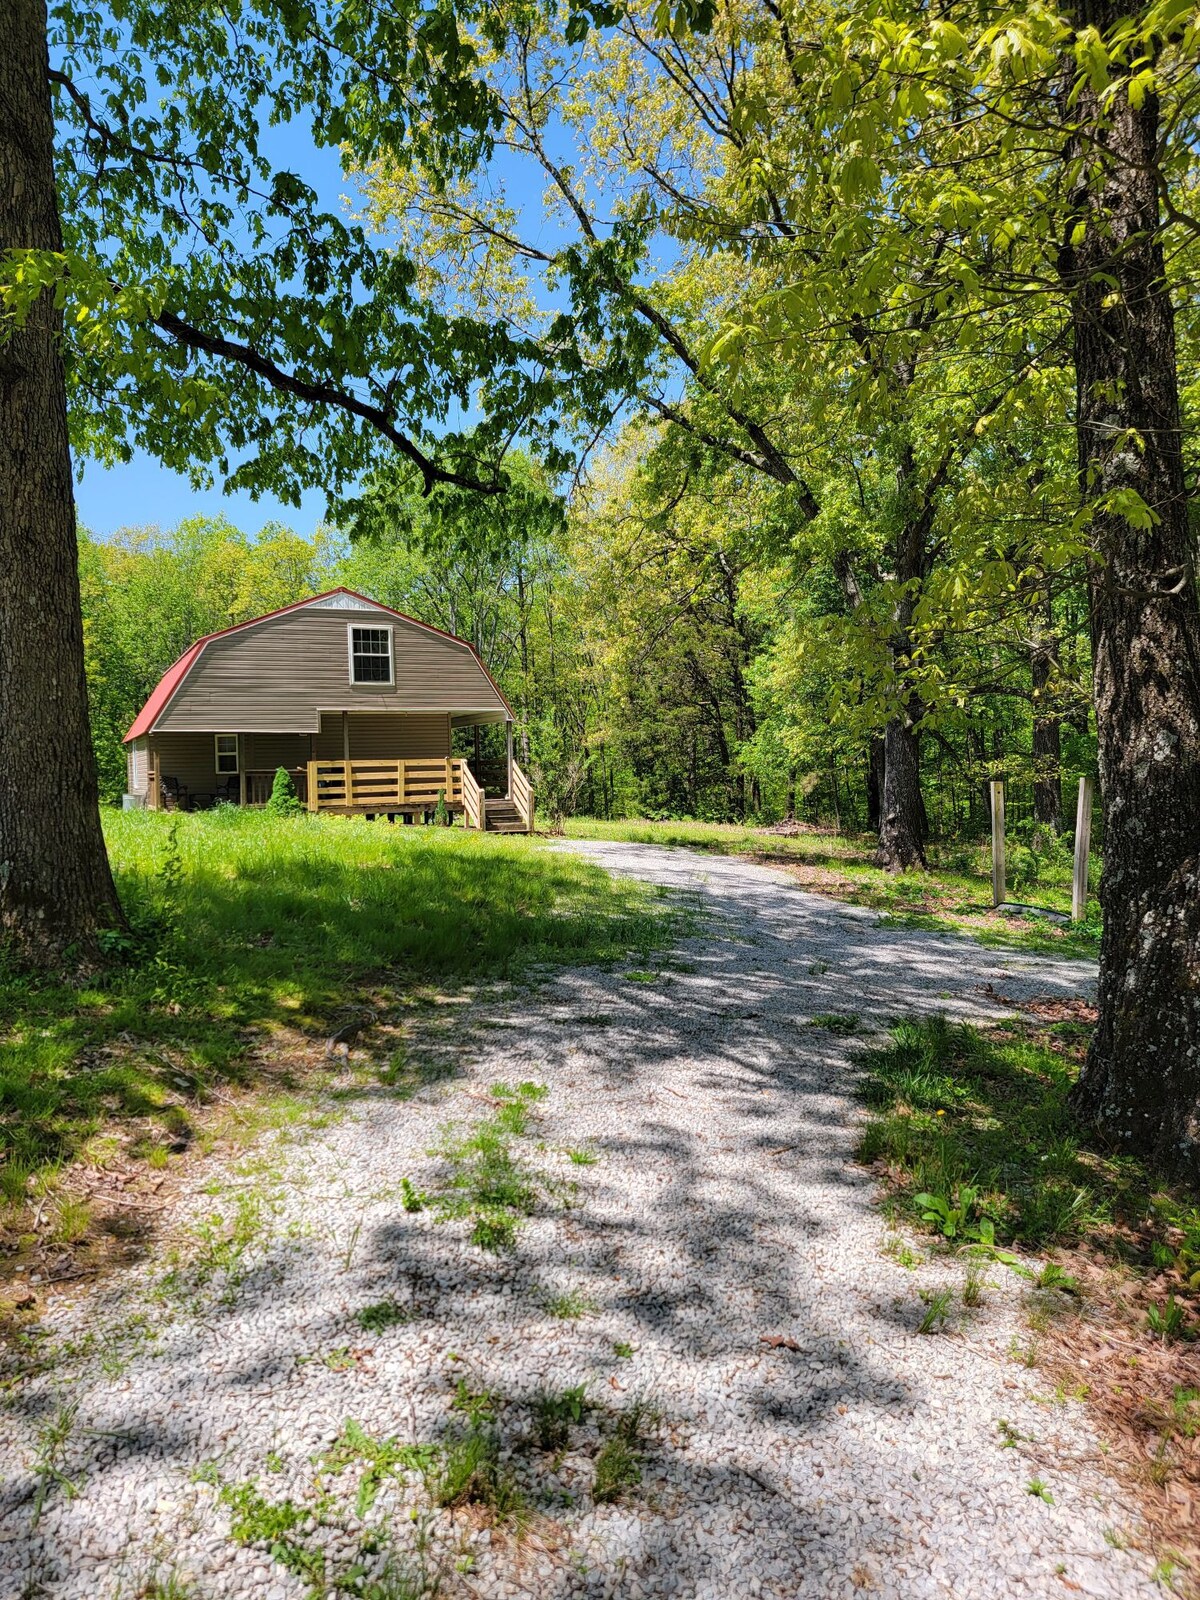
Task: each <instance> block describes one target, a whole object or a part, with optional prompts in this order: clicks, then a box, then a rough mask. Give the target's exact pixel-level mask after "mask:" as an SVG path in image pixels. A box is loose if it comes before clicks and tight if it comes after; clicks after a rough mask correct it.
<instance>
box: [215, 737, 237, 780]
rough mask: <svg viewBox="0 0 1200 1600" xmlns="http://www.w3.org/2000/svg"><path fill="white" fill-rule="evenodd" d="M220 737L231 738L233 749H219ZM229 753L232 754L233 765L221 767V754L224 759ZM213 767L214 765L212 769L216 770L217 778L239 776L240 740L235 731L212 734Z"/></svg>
mask: <svg viewBox="0 0 1200 1600" xmlns="http://www.w3.org/2000/svg"><path fill="white" fill-rule="evenodd" d="M222 739H232V740H233V750H232V751H229V750H222V749H221V740H222ZM231 754H232V756H233V765H232V766H231V767H223V766H222V765H221V758H222V756H224V757H225V758H226V759H228V758H229V756H230V755H231ZM213 767H214V769H215V771H216V774H217V777H218V778H236V777H239V776H240V775H241V770H242V741H241V737H240V735H238V734H236V733H214V734H213Z"/></svg>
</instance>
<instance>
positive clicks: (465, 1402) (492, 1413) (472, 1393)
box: [450, 1378, 500, 1429]
mask: <svg viewBox="0 0 1200 1600" xmlns="http://www.w3.org/2000/svg"><path fill="white" fill-rule="evenodd" d="M499 1398H500V1397H499V1396H498V1395H497V1394H496V1393H495V1391H494V1390H492V1389H473V1388H472V1387H471V1385H470V1384H469V1383H468V1382H467V1380H466V1379H465V1378H460V1379H459V1380H458V1382H457V1383H456V1384H455V1386H454V1399H453V1400H451V1402H450V1409H451V1411H461V1412H462V1413H463V1414H464V1416H465V1417H466V1419H467V1421H468V1422H469V1423H470V1425H471V1427H472V1428H474V1429H478V1428H481V1427H482V1426H483V1424H484V1423H485V1422H495V1420H496V1407H497V1403H498V1401H499Z"/></svg>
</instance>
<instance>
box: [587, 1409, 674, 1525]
mask: <svg viewBox="0 0 1200 1600" xmlns="http://www.w3.org/2000/svg"><path fill="white" fill-rule="evenodd" d="M660 1415H661V1413H660V1412H659V1411H658V1409H657V1408H656V1407H655V1406H652V1405H650V1404H649V1403H648V1402H647V1401H646V1400H645V1399H643V1398H641V1397H638V1398H635V1399H634V1400H633V1401H632V1402H631V1403H630V1404H629V1405H628V1406H627V1407H626V1408H625V1410H624V1411H622V1412H620V1413H619V1414H618V1416H617V1418H616V1421H615V1423H614V1424H613V1430H612V1433H611V1434H610V1435H609V1437H608V1438H607V1439H606V1440H605V1441H604V1444H603V1445H602V1446H601V1449H600V1453H599V1454H598V1455H597V1457H596V1464H595V1468H594V1471H593V1477H592V1499H593V1500H595V1501H596V1503H597V1504H598V1505H603V1504H606V1503H608V1502H611V1501H613V1500H619V1499H620V1498H621V1496H622V1495H623V1494H625V1493H626V1492H627V1491H628V1490H630V1489H634V1488H636V1487H637V1485H638V1484H639V1483H640V1482H641V1481H642V1457H643V1451H644V1446H645V1434H646V1431H647V1429H649V1428H651V1427H653V1426H655V1425H656V1424H657V1423H658V1421H659V1419H660Z"/></svg>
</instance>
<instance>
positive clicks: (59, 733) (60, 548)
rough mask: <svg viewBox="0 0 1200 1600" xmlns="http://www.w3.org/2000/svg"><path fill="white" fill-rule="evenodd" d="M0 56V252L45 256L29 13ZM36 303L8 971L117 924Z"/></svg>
mask: <svg viewBox="0 0 1200 1600" xmlns="http://www.w3.org/2000/svg"><path fill="white" fill-rule="evenodd" d="M6 15H7V17H8V22H7V26H6V30H5V32H6V37H7V39H8V43H7V44H6V45H5V47H4V49H3V50H0V250H4V249H14V248H16V249H20V248H35V249H42V250H61V249H62V235H61V230H60V226H59V217H58V196H57V193H56V190H55V184H54V126H53V119H52V113H51V106H50V85H49V78H48V76H47V73H48V71H49V62H48V56H47V48H46V7H45V3H44V0H14V3H13V5H11V6H10V7H9V8H8V10H7V13H6ZM61 333H62V317H61V314H60V313H59V312H57V311H56V310H55V309H54V303H53V298H52V296H50V295H45V294H44V295H43V296H42V298H41V299H40V300H39V301H38V302H37V304H36V305H35V306H34V307H33V309H32V312H31V313H30V315H29V317H28V319H27V321H26V323H25V325H24V326H23V327H21V328H10V329H8V330H5V336H4V338H3V342H0V774H2V778H0V937H3V939H4V940H5V942H6V943H7V944H8V945H9V946H10V948H11V949H12V950H13V951H14V952H15V954H16V955H17V957H18V959H20V960H23V961H27V962H31V963H34V964H37V965H43V966H50V965H57V964H60V963H62V962H63V961H64V959H67V960H70V959H78V960H80V961H85V962H86V961H87V960H89V959H90V958H92V957H94V956H95V954H96V953H97V945H96V934H97V932H98V931H99V930H100V929H102V928H115V927H121V926H124V918H123V916H122V913H121V908H120V905H119V903H118V901H117V895H116V890H115V889H114V887H113V881H112V876H111V874H110V872H109V867H108V858H107V856H106V854H105V849H104V837H103V834H102V833H101V829H100V811H99V800H98V792H97V785H96V767H95V760H94V757H93V754H92V742H91V737H90V733H89V729H88V715H87V690H86V686H85V682H84V667H83V622H82V618H81V615H80V604H79V572H78V557H77V551H76V544H75V497H74V492H73V488H72V483H71V453H70V446H69V444H68V440H67V402H66V390H65V384H64V379H63V364H62V353H61V347H60V340H61Z"/></svg>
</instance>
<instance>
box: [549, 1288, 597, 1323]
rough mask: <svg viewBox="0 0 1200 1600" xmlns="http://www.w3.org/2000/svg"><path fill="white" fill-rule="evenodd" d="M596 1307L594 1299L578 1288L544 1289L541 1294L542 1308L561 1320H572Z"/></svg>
mask: <svg viewBox="0 0 1200 1600" xmlns="http://www.w3.org/2000/svg"><path fill="white" fill-rule="evenodd" d="M596 1309H597V1306H596V1302H595V1300H593V1299H592V1298H591V1296H590V1295H586V1294H584V1293H583V1292H582V1290H580V1289H563V1290H561V1291H555V1290H546V1291H545V1292H544V1293H543V1295H542V1310H543V1311H544V1312H545V1313H546V1315H547V1316H548V1317H557V1318H559V1319H560V1320H561V1321H563V1322H574V1321H576V1320H577V1319H578V1318H579V1317H585V1316H587V1315H588V1313H589V1312H592V1311H595V1310H596Z"/></svg>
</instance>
